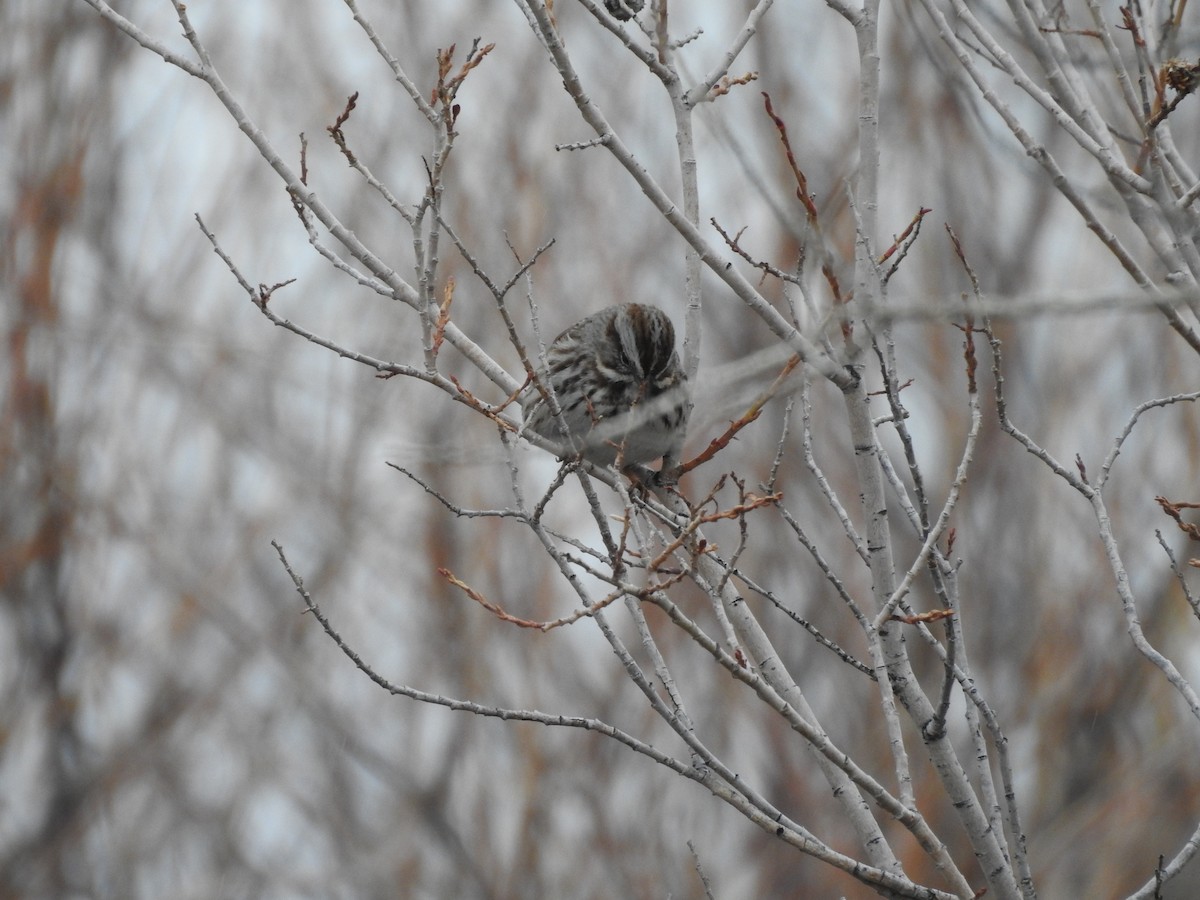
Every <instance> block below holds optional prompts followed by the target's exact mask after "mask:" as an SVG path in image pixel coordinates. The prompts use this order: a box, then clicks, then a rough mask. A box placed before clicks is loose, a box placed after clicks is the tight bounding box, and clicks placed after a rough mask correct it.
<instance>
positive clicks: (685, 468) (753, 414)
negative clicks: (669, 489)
mask: <svg viewBox="0 0 1200 900" xmlns="http://www.w3.org/2000/svg"><path fill="white" fill-rule="evenodd" d="M799 364H800V357H799V356H791V357H789V358H788V360H787V362H785V363H784V364H783V369H781V370H780V372H779V374H778V375H777V376H775V380H774V381H772V382H771V384H770V386H769V387H768V388H767V389H766V390H765V391H763V392H762V393H761V394H760V395H759V396H758V397H757V398H756V399H755V400H754V402H753V403H751V404H750V407H749V409H747V410H746V411H745V412H744V413H742V415H741V416H739V417H738V418H737V419H734V420H733V421H732V422H730V423H729V427H728V428H726V429H725V432H724V433H723V434H721V435H720V436H719V437H716V438H713V439H712V440H711V441H710V442H709V444H708V446H707V447H705V448H704V449H703V450H702V451H700V453H698V454H697V455H696V456H695V457H693V458H692V459H691V460H689V461H688V462H686V463H683V464H682V465H681V466H680V467H679V470H678V472H677V473H676V474H677V475H685V474H686V473H688V472H690V471H692V469H696V468H699V467H700V466H702V465H704V464H705V463H706V462H708V461H709V460H710V459H712V458H713V457H714V456H716V455H717V454H718V453H720V452H721V451H722V450H724V449H725V448H726V447H727V446H729V442H730V441H732V440H733V439H734V438H735V437H736V436H737V434H738V432H739V431H741V430H742V429H743V428H745V427H746V426H747V425H749V424H750V423H751V422H753V421H754V420H755V419H757V418H758V417H759V416H761V415H762V411H763V407H764V406H766V404H767V401H768V400H770V399H771V398H772V397H774V396H775V394H776V393H777V392H778V390H779V388H780V387H781V386H782V385H783V383H784V381H785V380H786V379H787V377H788V375H790V374H791V373H792V371H793V370H794V369H795V368H796V366H798V365H799Z"/></svg>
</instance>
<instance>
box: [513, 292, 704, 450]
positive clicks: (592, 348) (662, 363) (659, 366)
mask: <svg viewBox="0 0 1200 900" xmlns="http://www.w3.org/2000/svg"><path fill="white" fill-rule="evenodd" d="M537 380H538V382H539V384H531V385H530V386H529V387H528V388H526V390H525V393H524V394H523V395H522V397H521V410H522V412H523V413H524V416H525V428H528V429H529V430H531V431H534V432H536V433H538V434H540V435H542V436H543V437H546V438H549V439H550V440H552V441H555V442H557V443H560V444H562V446H563V455H564V456H566V455H572V454H576V453H579V454H582V455H583V457H584V459H587V460H589V461H591V462H594V463H596V464H597V465H602V466H606V465H611V464H612V463H613V462H615V461H616V460H617V459H618V458H619V459H620V460H621V462H622V464H623V465H632V464H635V463H647V462H652V461H653V460H656V459H658V458H659V457H661V456H665V455H666V454H667V452H668V451H669V450H671V448H672V447H673V446H674V445H675V444H676V443H677V442H680V441H681V439H682V437H683V432H684V429H685V427H686V418H687V410H688V392H687V378H686V377H685V375H684V373H683V368H682V367H681V366H680V365H679V355H678V354H677V353H676V352H675V328H674V326H673V325H672V324H671V320H670V319H669V318H667V314H666V313H664V312H663V311H662V310H661V309H659V308H658V307H657V306H650V305H648V304H642V303H627V304H625V305H623V306H610V307H608V308H607V309H602V310H600V311H599V312H597V313H592V315H590V316H588V317H587V318H586V319H582V320H581V321H579V322H576V323H575V324H574V325H572V326H571V327H570V328H568V329H567V330H566V331H564V332H563V333H562V334H560V335H559V336H558V337H556V338H555V339H554V341H553V343H551V344H550V347H549V348H548V349H547V351H546V368H545V369H544V370H542V371H540V372H539V373H538V379H537ZM539 388H540V389H539ZM549 392H553V395H554V397H555V398H556V400H557V403H558V412H559V413H561V415H557V414H556V412H555V409H554V405H553V404H552V403H550V402H548V398H547V397H546V396H545V394H546V393H549ZM564 425H565V428H566V431H565V433H564V428H563V426H564Z"/></svg>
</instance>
